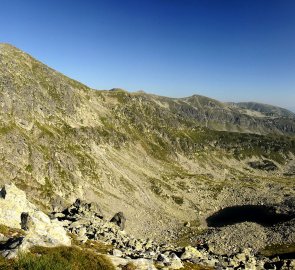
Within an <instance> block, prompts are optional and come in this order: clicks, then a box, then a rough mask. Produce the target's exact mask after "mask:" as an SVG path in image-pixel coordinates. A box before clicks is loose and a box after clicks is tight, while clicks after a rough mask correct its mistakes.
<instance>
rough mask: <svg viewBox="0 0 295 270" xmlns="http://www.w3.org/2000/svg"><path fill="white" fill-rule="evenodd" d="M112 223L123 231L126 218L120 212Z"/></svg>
mask: <svg viewBox="0 0 295 270" xmlns="http://www.w3.org/2000/svg"><path fill="white" fill-rule="evenodd" d="M110 222H112V223H115V224H116V225H117V226H119V227H120V229H121V230H122V231H123V230H124V228H125V222H126V218H125V216H124V214H123V212H118V213H117V214H115V215H114V216H113V217H112V218H111V220H110Z"/></svg>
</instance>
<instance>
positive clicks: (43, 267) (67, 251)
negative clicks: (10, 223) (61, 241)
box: [0, 246, 115, 270]
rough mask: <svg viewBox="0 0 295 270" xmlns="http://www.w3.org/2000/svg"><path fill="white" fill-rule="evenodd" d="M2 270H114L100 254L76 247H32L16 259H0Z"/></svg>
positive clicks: (108, 261) (109, 262)
mask: <svg viewBox="0 0 295 270" xmlns="http://www.w3.org/2000/svg"><path fill="white" fill-rule="evenodd" d="M0 269H3V270H89V269H93V270H115V267H114V265H113V264H112V263H111V261H110V260H109V259H108V258H107V257H106V256H105V255H101V254H96V253H94V252H92V251H89V250H82V249H80V248H77V247H63V246H61V247H54V248H45V247H34V248H32V249H31V252H29V253H26V254H20V256H19V258H18V259H15V260H6V259H3V258H1V259H0Z"/></svg>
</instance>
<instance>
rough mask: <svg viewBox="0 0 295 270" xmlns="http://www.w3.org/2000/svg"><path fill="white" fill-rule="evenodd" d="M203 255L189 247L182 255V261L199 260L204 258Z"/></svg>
mask: <svg viewBox="0 0 295 270" xmlns="http://www.w3.org/2000/svg"><path fill="white" fill-rule="evenodd" d="M202 257H203V255H202V253H201V252H200V251H198V250H197V249H195V248H194V247H191V246H187V247H185V248H184V250H183V253H182V255H181V257H180V258H181V260H194V259H198V258H202Z"/></svg>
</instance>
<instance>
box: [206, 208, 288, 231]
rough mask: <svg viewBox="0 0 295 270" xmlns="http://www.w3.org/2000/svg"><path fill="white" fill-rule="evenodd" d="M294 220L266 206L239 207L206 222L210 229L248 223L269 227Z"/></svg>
mask: <svg viewBox="0 0 295 270" xmlns="http://www.w3.org/2000/svg"><path fill="white" fill-rule="evenodd" d="M292 218H293V217H292V216H290V215H286V214H277V213H275V211H274V210H273V209H272V208H271V207H268V206H264V205H239V206H232V207H226V208H224V209H222V210H220V211H218V212H216V213H214V214H213V215H212V216H210V217H208V218H207V219H206V222H207V225H208V226H209V227H223V226H227V225H233V224H236V223H241V222H246V221H249V222H255V223H258V224H260V225H262V226H265V227H268V226H272V225H275V224H277V223H280V222H284V221H288V220H291V219H292Z"/></svg>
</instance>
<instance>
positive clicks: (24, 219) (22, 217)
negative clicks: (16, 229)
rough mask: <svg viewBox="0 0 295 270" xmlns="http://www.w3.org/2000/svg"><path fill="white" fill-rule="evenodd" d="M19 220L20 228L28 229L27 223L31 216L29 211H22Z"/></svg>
mask: <svg viewBox="0 0 295 270" xmlns="http://www.w3.org/2000/svg"><path fill="white" fill-rule="evenodd" d="M20 220H21V225H20V226H21V229H23V230H25V231H27V230H28V229H29V223H30V221H31V217H30V215H29V213H27V212H23V213H21V215H20Z"/></svg>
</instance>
